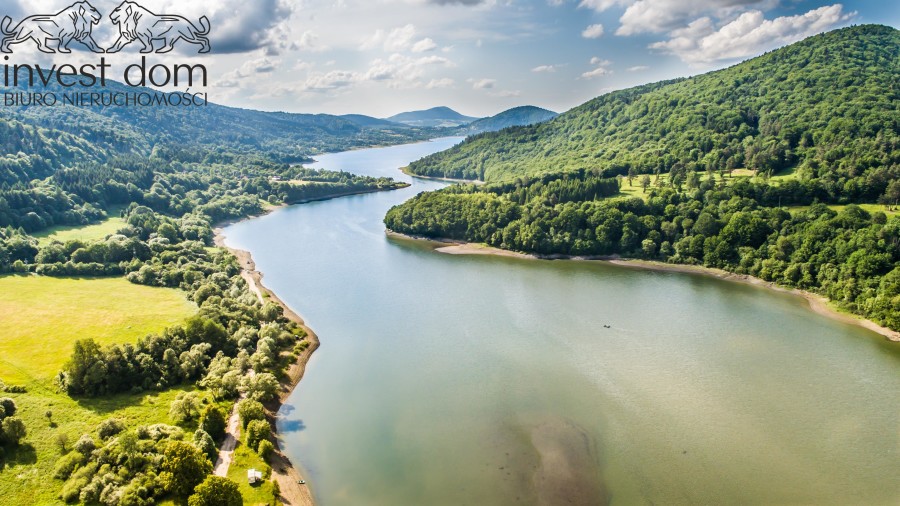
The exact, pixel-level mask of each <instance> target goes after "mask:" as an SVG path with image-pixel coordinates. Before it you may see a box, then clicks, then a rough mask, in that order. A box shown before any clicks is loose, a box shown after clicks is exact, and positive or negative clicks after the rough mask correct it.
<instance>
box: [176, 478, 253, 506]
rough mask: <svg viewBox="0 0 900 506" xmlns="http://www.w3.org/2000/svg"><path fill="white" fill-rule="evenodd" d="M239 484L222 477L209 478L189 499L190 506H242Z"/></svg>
mask: <svg viewBox="0 0 900 506" xmlns="http://www.w3.org/2000/svg"><path fill="white" fill-rule="evenodd" d="M242 504H243V498H242V497H241V492H240V490H238V486H237V483H235V482H233V481H231V480H229V479H228V478H222V477H220V476H207V477H206V479H205V480H203V483H201V484H200V485H198V486H197V488H196V489H195V490H194V495H192V496H191V497H189V498H188V506H241V505H242Z"/></svg>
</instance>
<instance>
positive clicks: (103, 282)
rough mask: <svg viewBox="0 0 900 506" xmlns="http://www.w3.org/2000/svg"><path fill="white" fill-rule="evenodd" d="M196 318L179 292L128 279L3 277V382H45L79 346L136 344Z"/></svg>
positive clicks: (0, 345)
mask: <svg viewBox="0 0 900 506" xmlns="http://www.w3.org/2000/svg"><path fill="white" fill-rule="evenodd" d="M194 312H196V307H195V306H194V304H193V303H191V302H189V301H188V300H187V299H185V297H184V294H183V293H182V292H180V291H178V290H173V289H166V288H153V287H148V286H141V285H135V284H132V283H129V282H128V281H126V280H125V279H124V278H92V279H71V278H48V277H41V276H3V277H0V314H2V315H3V318H2V319H0V379H2V380H3V381H4V382H6V383H7V384H29V383H32V382H34V381H38V382H40V381H46V380H48V379H50V378H52V377H53V376H55V375H56V373H57V372H59V370H60V368H61V367H62V365H63V364H64V363H65V362H66V360H67V359H68V357H69V355H70V354H71V353H72V345H73V344H74V343H75V341H77V340H79V339H85V338H89V337H90V338H93V339H95V340H96V341H97V342H99V343H101V344H109V343H126V342H133V341H136V340H137V339H138V338H139V337H143V336H145V335H147V334H149V333H152V332H159V331H161V330H163V329H164V328H165V327H167V326H171V325H175V324H177V323H180V322H181V321H182V320H184V319H185V318H187V317H188V316H190V315H192V314H194Z"/></svg>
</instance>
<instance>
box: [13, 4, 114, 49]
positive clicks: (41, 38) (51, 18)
mask: <svg viewBox="0 0 900 506" xmlns="http://www.w3.org/2000/svg"><path fill="white" fill-rule="evenodd" d="M102 18H103V16H101V15H100V12H98V11H97V9H95V8H94V6H93V5H91V4H90V3H88V2H76V3H74V4H72V5H71V6H69V7H66V8H65V9H63V10H61V11H59V12H58V13H56V14H52V15H39V16H30V17H27V18H25V19H23V20H22V21H21V22H20V23H19V24H18V25H17V26H16V27H15V28H13V29H12V30H10V28H9V27H10V25H11V24H12V18H10V17H9V16H5V17H4V18H3V21H2V22H0V33H2V35H3V41H2V43H0V52H3V53H11V52H12V50H11V49H10V47H9V46H11V45H12V44H21V43H22V42H26V41H28V40H29V39H30V40H34V41H35V42H37V45H38V50H40V51H42V52H44V53H56V52H60V53H71V52H72V51H71V50H70V49H69V44H71V43H72V41H78V42H81V43H82V44H84V45H85V46H87V47H88V48H89V49H90V50H91V51H93V52H95V53H103V52H104V50H103V48H101V47H100V46H99V45H97V42H96V41H95V40H94V37H93V33H92V32H93V30H94V25H96V24H97V23H99V22H100V19H102ZM51 41H56V44H55V45H54V44H53V43H52V42H51ZM54 46H55V47H54Z"/></svg>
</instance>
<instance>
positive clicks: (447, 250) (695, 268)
mask: <svg viewBox="0 0 900 506" xmlns="http://www.w3.org/2000/svg"><path fill="white" fill-rule="evenodd" d="M385 233H386V234H387V235H388V237H392V238H395V239H405V240H411V241H421V242H428V243H430V244H431V245H432V246H434V250H435V251H437V252H439V253H444V254H448V255H492V256H502V257H509V258H524V259H534V260H576V261H590V262H606V263H610V264H613V265H618V266H621V267H628V268H631V269H643V270H652V271H660V272H680V273H685V274H695V275H701V276H712V277H715V278H719V279H724V280H727V281H734V282H737V283H744V284H748V285H754V286H761V287H765V288H768V289H770V290H775V291H777V292H781V293H789V294H792V295H796V296H798V297H803V298H804V299H806V301H807V302H808V303H809V307H810V309H811V310H812V311H813V312H815V313H817V314H820V315H822V316H826V317H828V318H831V319H834V320H837V321H840V322H844V323H850V324H853V325H858V326H860V327H863V328H866V329H868V330H871V331H873V332H876V333H878V334H881V335H882V336H884V337H886V338H887V339H888V340H889V341H894V342H900V332H897V331H895V330H891V329H889V328H887V327H883V326H881V325H878V324H877V323H875V322H873V321H871V320H867V319H865V318H863V317H861V316H856V315H852V314H849V313H845V312H843V311H841V310H839V309H838V308H836V307H834V306H833V305H832V304H831V302H830V301H829V300H828V299H827V298H826V297H823V296H822V295H819V294H817V293H812V292H808V291H806V290H799V289H796V288H787V287H784V286H780V285H777V284H775V283H773V282H770V281H765V280H763V279H760V278H756V277H753V276H748V275H746V274H735V273H733V272H728V271H724V270H721V269H713V268H710V267H703V266H701V265H686V264H667V263H663V262H655V261H651V260H637V259H630V258H621V257H617V256H609V257H578V256H567V255H548V256H540V255H534V254H527V253H519V252H516V251H507V250H503V249H499V248H494V247H492V246H487V245H484V244H475V243H467V242H462V241H455V240H450V239H431V238H426V237H415V236H409V235H405V234H400V233H397V232H394V231H392V230H388V231H386V232H385Z"/></svg>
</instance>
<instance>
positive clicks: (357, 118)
mask: <svg viewBox="0 0 900 506" xmlns="http://www.w3.org/2000/svg"><path fill="white" fill-rule="evenodd" d="M339 117H340V118H341V119H345V120H347V121H350V122H352V123H355V124H357V125H359V126H361V127H365V128H409V125H405V124H403V123H397V122H396V121H390V120H386V119H380V118H374V117H372V116H366V115H365V114H342V115H341V116H339Z"/></svg>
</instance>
